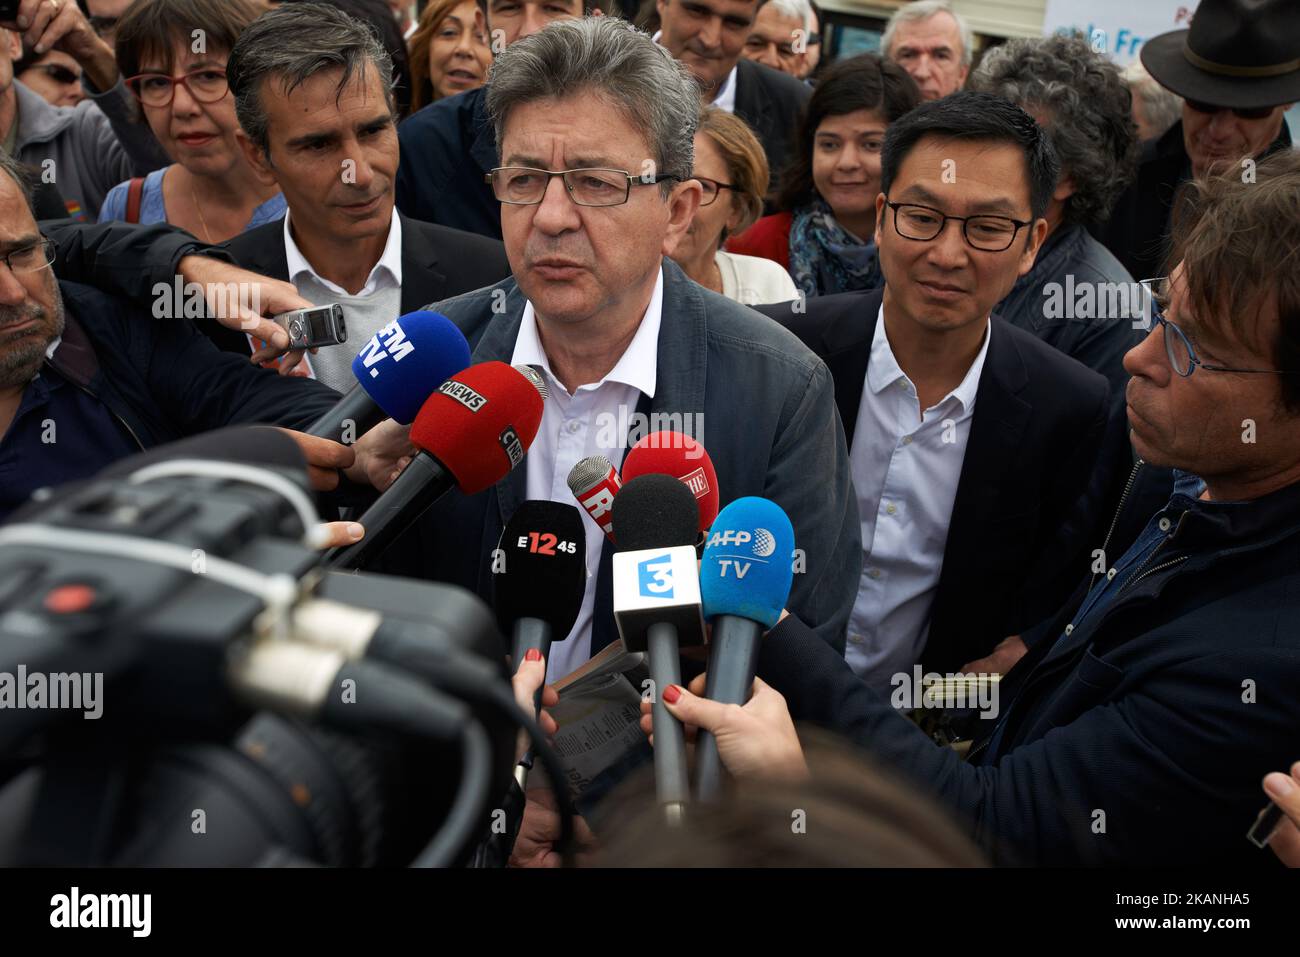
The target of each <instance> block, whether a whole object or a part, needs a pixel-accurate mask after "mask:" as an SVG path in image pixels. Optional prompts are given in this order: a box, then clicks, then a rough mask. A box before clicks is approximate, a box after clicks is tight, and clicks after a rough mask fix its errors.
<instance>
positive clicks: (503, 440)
mask: <svg viewBox="0 0 1300 957" xmlns="http://www.w3.org/2000/svg"><path fill="white" fill-rule="evenodd" d="M542 403H543V398H542V394H541V393H540V392H538V391H537V387H536V385H535V384H534V383H533V382H532V380H530V379H528V378H527V377H526V376H524V375H523V374H522V373H520V372H518V371H517V370H515V369H512V368H511V367H510V366H508V365H506V364H505V363H504V362H481V363H479V364H478V365H473V366H470V367H469V368H468V369H465V370H464V371H462V372H459V373H457V374H456V375H454V376H452V377H451V378H449V379H448V380H447V381H446V382H444V383H443V384H442V385H440V386H438V389H437V391H436V392H434V393H433V395H431V396H429V398H428V399H426V400H425V403H424V405H423V406H422V407H421V409H420V411H419V414H417V415H416V417H415V422H414V423H412V425H411V442H412V444H414V445H415V446H416V447H417V448H418V449H419V450H420V451H419V452H418V453H417V454H416V455H415V457H414V458H412V459H411V464H410V465H408V466H407V467H406V468H405V469H403V470H402V474H401V475H399V476H397V478H396V480H394V482H393V484H392V485H390V486H389V487H388V488H387V490H385V491H384V492H383V493H382V494H381V495H380V496H379V498H377V499H376V500H375V503H374V504H373V505H371V506H370V508H368V509H366V511H365V513H364V514H363V515H362V516H361V517H360V518H358V519H357V521H358V522H360V523H361V525H362V527H363V528H365V530H366V534H365V538H363V539H362V540H361V541H359V542H357V543H356V544H355V545H349V546H348V547H346V548H341V549H335V550H334V551H332V552H330V553H329V554H328V555H327V556H326V557H325V564H326V565H327V566H330V567H333V568H358V567H360V566H361V565H363V564H364V563H365V562H367V561H369V560H370V559H371V558H373V557H374V556H375V555H377V554H378V553H379V552H381V551H382V550H383V549H384V548H386V547H387V546H388V544H389V543H390V542H391V541H392V540H393V539H394V538H395V537H396V536H397V535H398V533H399V532H401V531H402V530H404V529H405V528H407V527H408V526H409V525H410V524H411V523H412V522H413V521H415V520H416V519H417V518H419V517H420V516H421V515H422V514H423V513H424V511H425V509H427V508H428V507H429V506H430V505H432V504H433V503H434V502H436V501H437V500H438V499H439V498H441V497H442V496H443V495H445V494H446V493H447V492H448V491H449V490H450V489H451V487H452V486H453V485H454V486H458V487H459V488H460V490H461V492H463V493H464V494H466V495H474V494H476V493H478V492H481V491H483V490H484V489H486V488H488V487H490V486H492V485H495V484H496V483H497V482H499V481H500V480H501V479H503V478H505V477H506V475H508V474H509V473H510V470H511V469H513V468H514V467H515V466H516V465H518V464H519V463H520V462H521V461H522V460H523V457H524V453H526V452H527V451H528V446H530V445H531V444H532V442H533V439H534V437H536V435H537V427H538V425H540V424H541V421H542Z"/></svg>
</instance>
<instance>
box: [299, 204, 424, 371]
mask: <svg viewBox="0 0 1300 957" xmlns="http://www.w3.org/2000/svg"><path fill="white" fill-rule="evenodd" d="M284 256H285V261H286V262H287V264H288V267H289V282H291V283H293V284H294V285H295V286H296V287H297V288H298V293H299V295H301V296H302V297H303V298H304V299H306V300H308V301H310V302H311V303H312V305H316V306H320V305H324V304H326V303H331V302H337V303H338V304H339V305H341V306H342V307H343V318H344V321H345V322H346V323H347V331H348V340H347V342H345V343H342V344H340V345H337V346H327V347H325V348H323V349H321V350H319V351H318V352H317V353H316V354H315V355H311V354H308V355H307V356H306V358H305V359H304V362H306V363H310V366H311V371H312V373H313V374H314V375H315V376H316V378H318V379H320V381H322V382H324V383H325V384H326V385H327V386H329V387H330V388H332V389H336V390H338V391H339V392H347V391H348V390H349V389H351V388H352V386H354V385H355V384H356V379H355V378H354V377H353V375H352V360H353V359H354V358H356V355H357V353H358V352H359V351H360V350H361V348H362V346H364V345H365V344H366V343H367V342H368V341H369V340H370V337H371V336H373V335H374V334H375V333H376V332H378V331H379V330H380V329H382V328H383V327H384V326H386V325H388V324H389V323H390V322H392V321H393V320H394V319H396V318H397V317H398V316H400V315H401V314H402V220H401V217H399V216H398V215H397V210H393V218H392V221H391V222H390V223H389V225H388V241H387V242H386V243H385V244H384V251H383V254H382V255H380V257H379V261H378V262H377V263H375V265H374V268H372V269H371V270H370V275H369V276H368V277H367V278H366V284H365V285H364V286H362V287H361V290H360V292H357V293H356V294H355V295H354V294H352V293H349V292H347V291H346V290H344V289H343V287H341V286H339V285H338V284H337V283H333V282H331V281H330V280H328V279H326V278H325V277H324V276H322V275H320V273H318V272H317V271H316V270H315V268H314V267H313V266H312V264H311V263H309V262H308V261H307V257H306V256H304V255H303V254H302V250H300V249H299V248H298V244H297V243H295V242H294V241H293V233H292V232H291V231H290V229H289V214H288V213H287V212H286V213H285V216H284Z"/></svg>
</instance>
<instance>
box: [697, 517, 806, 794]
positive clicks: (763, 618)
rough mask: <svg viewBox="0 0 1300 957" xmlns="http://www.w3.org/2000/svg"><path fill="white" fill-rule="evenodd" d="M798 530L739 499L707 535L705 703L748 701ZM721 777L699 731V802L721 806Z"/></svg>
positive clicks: (790, 575) (714, 752) (784, 594)
mask: <svg viewBox="0 0 1300 957" xmlns="http://www.w3.org/2000/svg"><path fill="white" fill-rule="evenodd" d="M793 554H794V528H793V527H792V526H791V524H790V519H789V517H788V516H787V515H786V514H785V511H784V509H782V508H781V506H779V505H777V504H776V503H775V502H772V501H769V500H768V499H765V498H758V497H756V496H749V497H746V498H738V499H736V500H735V501H734V502H732V503H731V504H730V505H728V506H727V507H726V508H724V509H723V510H722V512H721V514H719V515H718V518H717V521H715V522H714V523H713V527H712V528H711V529H710V530H709V535H708V539H707V542H706V544H705V546H704V558H703V560H702V561H701V562H700V596H701V598H702V599H703V601H704V617H705V618H706V619H708V621H709V622H710V623H711V624H712V626H713V632H712V637H711V638H710V640H709V668H708V677H707V678H706V679H705V687H704V696H705V697H706V698H712V699H713V700H714V701H720V702H722V703H723V704H741V705H743V704H744V703H745V702H746V701H748V700H749V689H750V688H751V687H752V686H753V684H754V669H755V667H756V666H757V663H758V647H759V642H760V641H761V640H762V638H763V634H764V633H765V632H767V631H769V630H770V629H771V628H772V627H773V626H774V625H775V624H776V623H777V621H779V620H780V618H781V611H782V609H784V608H785V605H786V601H787V600H788V599H789V597H790V586H791V584H792V583H793V581H794V565H793V558H792V556H793ZM722 779H723V769H722V762H721V760H720V759H719V757H718V742H717V739H716V738H714V736H713V735H712V734H710V733H709V732H707V731H701V732H700V734H699V737H698V738H697V739H696V742H695V788H696V790H695V796H696V797H697V798H699V799H700V800H702V801H705V800H711V799H713V798H716V797H717V796H718V794H719V792H720V791H721V789H722Z"/></svg>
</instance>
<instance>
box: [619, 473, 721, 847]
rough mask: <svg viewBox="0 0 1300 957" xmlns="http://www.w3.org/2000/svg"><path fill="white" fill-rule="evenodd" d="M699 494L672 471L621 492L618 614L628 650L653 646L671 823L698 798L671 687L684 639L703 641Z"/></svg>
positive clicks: (661, 776) (663, 797) (659, 754)
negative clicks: (669, 698) (667, 699)
mask: <svg viewBox="0 0 1300 957" xmlns="http://www.w3.org/2000/svg"><path fill="white" fill-rule="evenodd" d="M699 524H700V509H699V506H698V505H697V504H696V502H695V496H694V495H693V494H692V493H691V490H690V489H688V488H687V487H686V486H685V485H684V484H682V483H681V482H679V481H678V480H677V479H675V478H673V477H672V476H670V475H656V474H650V475H641V476H638V477H637V478H634V479H632V480H631V481H629V482H628V483H627V484H626V485H624V486H623V488H622V489H621V490H620V491H619V493H618V495H617V496H615V497H614V525H615V527H616V528H617V529H618V542H619V547H620V548H621V549H623V550H622V551H620V552H618V553H617V554H616V555H615V556H614V618H615V621H616V622H617V623H618V631H619V634H620V635H621V636H622V638H623V645H624V647H625V648H626V649H627V650H628V651H648V652H649V653H650V654H649V657H650V661H649V666H650V678H651V681H652V682H653V683H654V684H653V688H654V707H653V709H652V711H651V718H652V721H653V730H654V757H655V791H656V793H657V795H658V798H659V802H660V803H661V804H663V805H664V809H665V811H666V813H667V815H668V820H669V822H670V823H674V824H675V823H677V822H678V821H679V820H680V818H681V814H682V811H683V809H684V807H685V805H686V802H687V801H688V800H689V799H690V781H689V778H688V775H687V770H686V738H685V732H684V730H683V728H682V725H681V723H680V722H679V721H678V720H677V719H676V718H674V717H673V716H672V715H671V714H669V712H668V708H667V707H666V706H665V705H664V703H663V691H664V689H665V688H667V687H668V686H669V685H675V684H681V680H682V669H681V661H680V659H679V657H678V647H679V644H680V643H683V642H684V643H685V644H688V645H699V644H702V643H703V636H704V624H703V621H702V620H701V619H700V578H699V572H698V570H697V568H696V559H695V540H696V539H697V538H698V537H699Z"/></svg>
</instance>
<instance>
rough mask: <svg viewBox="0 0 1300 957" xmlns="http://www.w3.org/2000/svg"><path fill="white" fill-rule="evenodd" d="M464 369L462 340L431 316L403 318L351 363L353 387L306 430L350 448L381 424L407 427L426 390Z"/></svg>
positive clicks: (435, 315) (419, 314) (461, 335)
mask: <svg viewBox="0 0 1300 957" xmlns="http://www.w3.org/2000/svg"><path fill="white" fill-rule="evenodd" d="M468 365H469V343H468V342H466V341H465V334H464V333H462V332H461V331H460V329H458V328H457V327H456V326H455V324H454V323H452V321H451V320H450V319H448V318H447V317H446V316H441V315H439V314H438V313H436V312H424V311H420V312H408V313H407V314H406V315H404V316H402V317H401V318H400V319H396V320H394V321H393V322H390V323H389V324H388V325H386V326H384V328H382V329H380V330H379V331H378V332H377V333H375V334H374V335H373V336H371V337H370V341H369V342H367V343H366V344H365V346H363V347H362V349H361V351H360V352H358V353H357V356H356V358H355V359H353V360H352V375H353V376H355V377H356V380H357V384H356V385H354V386H353V387H352V388H351V390H349V392H348V393H347V394H346V395H345V396H343V398H341V399H339V401H338V403H337V404H336V405H335V406H334V408H332V409H330V410H329V411H328V412H326V413H325V414H324V415H322V416H321V417H320V418H319V419H317V420H316V421H315V422H314V423H312V425H311V426H310V427H309V428H308V429H307V434H308V435H315V436H318V437H320V438H323V439H331V440H333V441H335V442H345V443H347V444H349V445H350V444H351V443H352V442H355V441H356V440H357V439H358V438H360V437H361V436H363V435H365V434H366V433H367V432H369V431H370V430H371V429H373V428H374V427H375V426H376V425H378V424H379V423H380V422H382V421H383V420H384V419H393V420H395V421H397V422H400V423H401V424H402V425H410V424H411V422H412V420H414V418H415V415H416V413H417V412H419V411H420V407H421V406H422V405H424V400H425V399H427V398H428V397H429V393H430V391H431V390H432V389H434V388H435V387H436V386H438V385H439V384H440V383H442V382H444V381H446V380H447V379H449V378H451V377H452V376H453V375H455V374H456V373H457V372H460V371H461V370H462V369H464V368H465V367H466V366H468Z"/></svg>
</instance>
